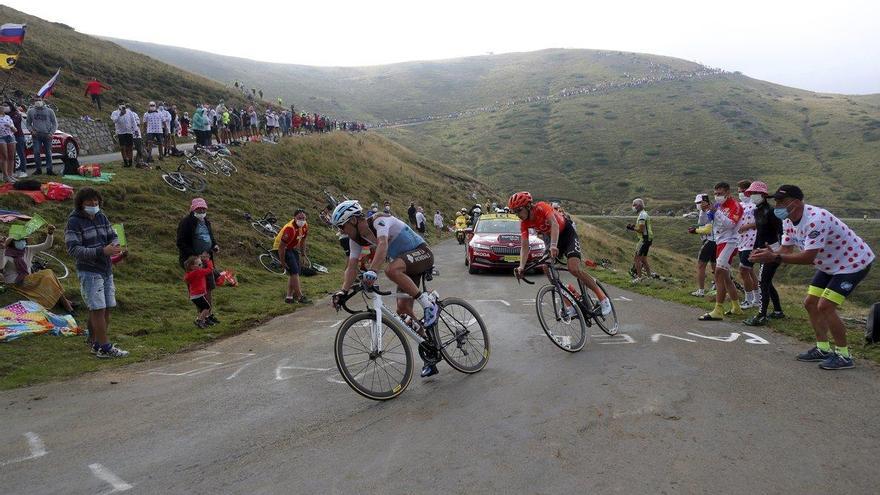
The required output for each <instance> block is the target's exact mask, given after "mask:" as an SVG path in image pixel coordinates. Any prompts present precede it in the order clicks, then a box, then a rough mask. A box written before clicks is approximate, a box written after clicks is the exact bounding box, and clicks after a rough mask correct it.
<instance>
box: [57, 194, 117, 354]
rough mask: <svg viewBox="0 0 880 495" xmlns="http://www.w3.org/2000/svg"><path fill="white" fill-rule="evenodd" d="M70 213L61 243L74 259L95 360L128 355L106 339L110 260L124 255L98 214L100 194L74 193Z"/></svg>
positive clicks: (112, 294)
mask: <svg viewBox="0 0 880 495" xmlns="http://www.w3.org/2000/svg"><path fill="white" fill-rule="evenodd" d="M73 202H74V210H73V211H72V212H70V216H69V217H68V218H67V227H66V228H65V229H64V243H65V245H66V246H67V254H69V255H70V257H71V258H73V259H75V260H76V275H77V277H78V278H79V284H80V292H81V293H82V297H83V299H84V300H85V303H86V305H87V306H88V308H89V322H88V328H89V339H90V343H91V346H92V351H93V352H94V354H95V357H97V358H98V359H107V358H121V357H126V356H128V351H124V350H122V349H120V348H119V347H116V346H115V345H113V344H112V343H111V342H110V340H109V338H108V333H109V327H110V308H114V307H116V286H115V284H114V282H113V265H112V263H111V257H113V256H116V255H124V254H125V252H124V251H123V249H122V247H120V246H119V239H118V238H117V236H116V232H115V231H114V230H113V227H111V225H110V220H108V219H107V216H106V215H104V213H103V212H102V211H101V207H102V206H103V199H102V198H101V194H100V193H99V192H98V191H96V190H95V189H92V188H91V187H84V188H82V189H80V190H79V191H78V192H77V193H76V197H75V198H74V200H73Z"/></svg>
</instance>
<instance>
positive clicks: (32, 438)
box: [0, 431, 48, 467]
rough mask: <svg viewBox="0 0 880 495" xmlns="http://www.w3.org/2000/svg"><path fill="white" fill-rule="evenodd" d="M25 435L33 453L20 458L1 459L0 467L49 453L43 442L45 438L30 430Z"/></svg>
mask: <svg viewBox="0 0 880 495" xmlns="http://www.w3.org/2000/svg"><path fill="white" fill-rule="evenodd" d="M24 437H25V438H27V441H28V447H29V448H30V450H31V454H30V455H28V456H25V457H19V458H18V459H11V460H8V461H0V467H2V466H7V465H9V464H15V463H18V462H23V461H28V460H31V459H36V458H38V457H43V456H44V455H46V454H47V453H48V451H47V450H46V446H45V445H44V444H43V440H42V439H41V438H40V436H39V435H37V434H36V433H34V432H32V431H29V432H27V433H25V434H24Z"/></svg>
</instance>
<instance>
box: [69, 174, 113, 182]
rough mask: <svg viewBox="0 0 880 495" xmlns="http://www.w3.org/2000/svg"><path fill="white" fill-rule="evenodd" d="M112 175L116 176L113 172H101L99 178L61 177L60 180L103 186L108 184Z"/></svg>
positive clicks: (81, 176)
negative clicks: (96, 183) (94, 183)
mask: <svg viewBox="0 0 880 495" xmlns="http://www.w3.org/2000/svg"><path fill="white" fill-rule="evenodd" d="M114 175H116V174H115V173H113V172H101V175H100V176H99V177H92V176H90V175H89V176H85V175H65V176H64V177H62V179H67V180H78V181H83V182H98V183H102V184H103V183H105V182H110V180H111V179H112V178H113V176H114Z"/></svg>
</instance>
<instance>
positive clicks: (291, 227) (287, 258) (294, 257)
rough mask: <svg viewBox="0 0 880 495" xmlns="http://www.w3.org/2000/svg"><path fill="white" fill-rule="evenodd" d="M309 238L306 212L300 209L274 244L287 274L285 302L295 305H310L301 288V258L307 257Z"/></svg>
mask: <svg viewBox="0 0 880 495" xmlns="http://www.w3.org/2000/svg"><path fill="white" fill-rule="evenodd" d="M308 236H309V224H308V222H306V210H304V209H302V208H299V209H297V210H296V212H295V213H294V215H293V219H292V220H291V221H289V222H287V223H286V224H285V225H284V227H282V228H281V231H280V232H278V235H276V236H275V242H274V243H273V244H272V250H273V251H277V253H278V260H279V261H281V267H282V268H284V270H285V271H286V272H287V295H286V297H285V298H284V302H286V303H288V304H293V303H294V302H297V303H300V304H309V303H311V302H312V301H310V300H309V298H307V297H306V296H304V295H303V293H302V287H301V286H300V281H299V275H300V271H301V268H300V257H305V256H306V255H307V254H308V252H307V250H306V249H307V246H306V239H307V238H308Z"/></svg>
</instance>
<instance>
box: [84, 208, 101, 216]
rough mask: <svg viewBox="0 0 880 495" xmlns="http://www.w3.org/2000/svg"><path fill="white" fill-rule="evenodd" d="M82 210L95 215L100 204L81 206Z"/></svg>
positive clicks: (99, 209)
mask: <svg viewBox="0 0 880 495" xmlns="http://www.w3.org/2000/svg"><path fill="white" fill-rule="evenodd" d="M83 211H85V212H86V213H88V214H89V215H97V214H98V212H99V211H101V207H100V206H83Z"/></svg>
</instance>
